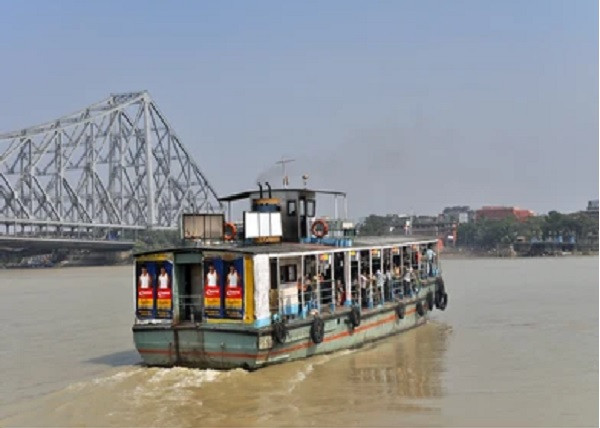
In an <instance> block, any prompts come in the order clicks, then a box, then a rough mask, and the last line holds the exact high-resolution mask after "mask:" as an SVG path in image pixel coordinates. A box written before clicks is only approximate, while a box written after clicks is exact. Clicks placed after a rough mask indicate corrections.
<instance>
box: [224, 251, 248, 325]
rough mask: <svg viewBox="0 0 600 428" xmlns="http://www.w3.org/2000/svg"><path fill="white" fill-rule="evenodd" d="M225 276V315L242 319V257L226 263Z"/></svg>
mask: <svg viewBox="0 0 600 428" xmlns="http://www.w3.org/2000/svg"><path fill="white" fill-rule="evenodd" d="M226 269H227V276H226V278H225V316H226V317H227V318H234V319H242V318H243V315H244V310H243V309H244V308H243V296H244V284H243V278H244V259H242V258H239V259H236V260H235V261H233V262H228V263H227V264H226Z"/></svg>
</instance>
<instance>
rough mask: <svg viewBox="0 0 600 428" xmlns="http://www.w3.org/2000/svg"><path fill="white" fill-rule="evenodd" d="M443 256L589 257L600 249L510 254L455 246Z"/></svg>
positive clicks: (470, 257)
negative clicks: (455, 247) (560, 252)
mask: <svg viewBox="0 0 600 428" xmlns="http://www.w3.org/2000/svg"><path fill="white" fill-rule="evenodd" d="M440 256H441V258H442V259H443V260H444V259H445V260H466V259H533V258H535V259H539V258H548V257H588V256H598V251H590V252H581V251H575V252H569V253H562V254H539V255H531V256H530V255H527V254H516V253H513V254H510V253H507V252H502V251H473V250H463V249H458V250H457V249H454V248H444V250H443V251H441V252H440Z"/></svg>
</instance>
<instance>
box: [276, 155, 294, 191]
mask: <svg viewBox="0 0 600 428" xmlns="http://www.w3.org/2000/svg"><path fill="white" fill-rule="evenodd" d="M295 160H296V159H285V158H284V157H281V160H280V161H277V162H275V163H276V164H278V163H280V164H281V173H282V174H283V188H284V189H287V187H288V184H290V180H289V178H288V176H287V174H286V173H285V165H286V164H288V163H290V162H294V161H295Z"/></svg>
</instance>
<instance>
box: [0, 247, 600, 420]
mask: <svg viewBox="0 0 600 428" xmlns="http://www.w3.org/2000/svg"><path fill="white" fill-rule="evenodd" d="M443 269H444V276H445V280H446V284H447V288H448V290H449V295H450V298H449V304H448V309H447V310H446V311H445V312H440V311H434V312H433V313H432V316H431V320H430V321H429V323H428V324H427V325H425V326H422V327H419V328H416V329H413V330H411V331H409V332H406V333H404V334H402V335H399V336H394V337H391V338H387V339H384V340H381V341H378V342H376V343H374V344H370V345H368V346H365V347H363V348H361V349H357V350H351V351H341V352H338V353H334V354H331V355H326V356H317V357H313V358H309V359H306V360H303V361H297V362H293V363H286V364H281V365H277V366H272V367H267V368H264V369H261V370H257V371H255V372H246V371H243V370H233V371H216V370H193V369H186V368H172V369H159V368H147V367H143V366H141V365H140V363H139V361H140V360H139V357H138V356H137V354H136V352H135V350H134V348H133V343H132V338H131V324H132V321H133V316H132V310H131V307H132V305H133V296H132V286H131V275H133V274H132V269H131V268H129V267H101V268H70V269H67V268H65V269H47V270H5V271H3V276H2V278H1V279H0V293H2V298H1V299H0V426H183V427H193V426H349V425H350V426H598V257H563V258H537V259H473V260H446V261H445V262H444V265H443Z"/></svg>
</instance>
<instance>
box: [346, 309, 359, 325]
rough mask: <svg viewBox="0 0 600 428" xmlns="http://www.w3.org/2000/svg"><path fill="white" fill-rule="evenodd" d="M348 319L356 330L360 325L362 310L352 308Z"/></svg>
mask: <svg viewBox="0 0 600 428" xmlns="http://www.w3.org/2000/svg"><path fill="white" fill-rule="evenodd" d="M348 317H349V318H350V325H351V326H352V328H356V327H358V326H359V325H360V309H359V308H358V306H352V308H351V309H350V314H348Z"/></svg>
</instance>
